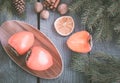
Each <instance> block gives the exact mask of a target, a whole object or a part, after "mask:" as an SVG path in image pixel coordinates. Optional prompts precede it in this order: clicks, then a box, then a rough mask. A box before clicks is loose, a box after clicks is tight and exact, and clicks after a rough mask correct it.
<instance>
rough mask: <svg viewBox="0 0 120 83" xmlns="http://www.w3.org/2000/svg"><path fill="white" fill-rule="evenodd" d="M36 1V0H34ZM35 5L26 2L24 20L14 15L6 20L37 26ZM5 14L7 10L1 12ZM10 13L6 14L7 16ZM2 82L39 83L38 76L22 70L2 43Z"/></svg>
mask: <svg viewBox="0 0 120 83" xmlns="http://www.w3.org/2000/svg"><path fill="white" fill-rule="evenodd" d="M34 1H35V0H34ZM33 8H34V5H31V4H26V14H27V15H26V18H25V19H24V20H22V19H20V18H17V17H13V18H7V19H0V20H2V21H6V20H21V21H24V22H26V23H29V24H31V25H33V26H35V27H37V15H36V14H35V12H34V9H33ZM2 13H3V14H4V13H5V12H1V15H2ZM7 15H9V13H8V14H6V17H7ZM1 18H2V17H1ZM0 83H37V78H36V77H34V76H32V75H31V74H29V73H27V72H25V71H24V70H22V69H21V68H20V67H19V66H17V65H16V64H15V63H14V62H13V61H12V60H11V59H10V58H9V57H8V55H7V54H6V53H5V51H4V50H3V48H2V46H1V45H0Z"/></svg>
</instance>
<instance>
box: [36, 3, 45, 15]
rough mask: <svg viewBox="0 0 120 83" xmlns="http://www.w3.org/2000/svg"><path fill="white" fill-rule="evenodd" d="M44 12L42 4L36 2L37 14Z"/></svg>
mask: <svg viewBox="0 0 120 83" xmlns="http://www.w3.org/2000/svg"><path fill="white" fill-rule="evenodd" d="M42 10H43V5H42V3H41V2H36V3H35V12H36V13H40V12H41V11H42Z"/></svg>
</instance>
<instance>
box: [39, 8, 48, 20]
mask: <svg viewBox="0 0 120 83" xmlns="http://www.w3.org/2000/svg"><path fill="white" fill-rule="evenodd" d="M40 17H41V18H42V19H45V20H46V19H48V18H49V11H48V10H43V11H42V12H41V13H40Z"/></svg>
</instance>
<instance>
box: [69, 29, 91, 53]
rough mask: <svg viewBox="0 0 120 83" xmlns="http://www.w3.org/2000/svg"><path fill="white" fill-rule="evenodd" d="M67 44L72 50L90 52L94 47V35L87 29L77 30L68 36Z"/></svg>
mask: <svg viewBox="0 0 120 83" xmlns="http://www.w3.org/2000/svg"><path fill="white" fill-rule="evenodd" d="M67 46H68V47H69V48H70V49H71V50H72V51H75V52H79V53H88V52H90V51H91V48H92V36H91V35H90V34H89V32H87V31H79V32H76V33H74V34H72V35H71V36H70V37H69V38H68V40H67Z"/></svg>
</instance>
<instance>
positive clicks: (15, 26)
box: [0, 21, 63, 79]
mask: <svg viewBox="0 0 120 83" xmlns="http://www.w3.org/2000/svg"><path fill="white" fill-rule="evenodd" d="M19 31H30V32H32V33H33V34H34V36H35V42H34V45H33V46H36V45H40V46H41V47H43V48H44V49H46V50H47V51H48V52H49V53H50V54H51V55H52V57H53V65H52V66H51V67H50V68H49V69H47V70H44V71H34V70H31V69H29V68H28V67H27V66H26V63H25V58H26V56H16V53H15V52H14V51H12V50H11V48H10V47H9V45H8V39H9V37H11V36H12V35H13V34H14V33H16V32H19ZM0 41H1V44H2V46H3V48H4V50H5V51H6V53H7V54H8V55H9V57H10V58H11V59H12V60H13V61H14V62H15V63H16V64H17V65H18V66H20V67H21V68H22V69H23V70H25V71H27V72H29V73H30V74H32V75H34V76H37V77H40V78H44V79H53V78H57V77H58V76H60V75H61V73H62V71H63V62H62V59H61V56H60V54H59V52H58V51H57V49H56V47H55V46H54V45H53V43H51V41H50V40H49V39H48V38H47V37H46V36H45V35H44V34H43V33H42V32H40V31H39V30H37V29H35V28H34V27H33V26H31V25H29V24H27V23H24V22H20V21H7V22H5V23H3V24H2V25H1V27H0Z"/></svg>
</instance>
